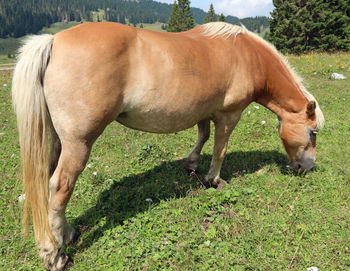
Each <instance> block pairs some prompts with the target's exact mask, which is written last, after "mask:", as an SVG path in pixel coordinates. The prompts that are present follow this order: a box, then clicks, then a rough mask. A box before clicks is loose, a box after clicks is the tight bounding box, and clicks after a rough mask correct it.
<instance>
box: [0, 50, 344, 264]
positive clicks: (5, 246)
mask: <svg viewBox="0 0 350 271" xmlns="http://www.w3.org/2000/svg"><path fill="white" fill-rule="evenodd" d="M289 61H290V62H291V64H292V65H293V66H294V67H295V68H296V70H297V71H299V72H300V73H301V75H302V76H303V77H304V78H305V83H306V85H307V86H308V89H309V90H310V92H312V93H313V94H314V95H315V96H316V97H317V98H318V101H319V103H320V104H321V107H322V110H323V112H324V114H325V118H326V125H325V128H324V130H322V131H321V132H320V133H319V135H318V146H317V148H318V158H317V170H316V171H313V172H311V173H309V174H307V175H306V176H305V177H301V176H295V175H293V174H291V173H289V172H288V171H287V170H286V169H285V165H286V164H287V158H286V155H285V152H284V150H283V147H282V144H281V142H280V139H279V137H278V135H277V120H276V116H275V115H273V114H272V113H270V112H269V111H268V110H266V109H265V108H262V107H261V106H259V108H258V109H257V108H255V107H254V106H256V104H253V105H250V106H249V107H248V108H247V109H246V110H245V111H244V113H243V115H242V119H241V121H240V122H239V124H238V125H237V128H236V129H235V131H234V132H233V134H232V137H231V140H230V144H229V149H228V154H227V156H226V159H225V162H224V165H223V169H222V177H223V178H225V179H226V180H228V181H229V185H228V186H227V187H225V189H224V190H223V191H222V192H216V191H215V190H213V189H207V190H206V189H204V188H203V187H202V186H201V183H200V181H199V180H201V181H202V180H203V179H204V177H205V174H206V172H207V170H208V168H209V164H210V159H211V153H212V147H213V135H212V136H211V139H210V141H209V142H208V143H207V144H206V146H205V147H204V149H203V155H202V157H201V162H200V165H199V171H200V173H199V175H198V178H199V180H198V179H197V178H196V177H195V176H192V177H191V176H188V175H187V174H186V173H185V172H184V171H183V169H182V161H181V159H182V158H183V157H184V156H185V155H186V154H187V152H188V151H189V150H190V149H191V147H192V146H193V144H194V142H195V139H196V129H195V128H193V129H189V130H187V131H184V132H180V133H176V134H170V135H155V134H148V133H143V132H138V131H134V130H129V129H127V128H124V127H122V126H121V125H119V124H117V123H114V124H112V125H110V126H109V127H108V128H107V129H106V131H105V132H104V134H103V135H102V136H101V137H100V138H99V139H98V140H97V142H96V144H95V146H94V148H93V151H92V153H91V157H90V159H89V161H88V164H89V165H90V168H86V169H85V170H84V172H83V173H82V175H81V176H80V178H79V179H78V181H77V183H76V187H75V191H74V193H73V196H72V199H71V201H70V203H69V205H68V208H67V213H66V214H67V219H68V221H69V223H71V224H72V225H73V226H75V227H77V228H79V229H80V230H82V236H81V239H80V241H79V243H78V244H76V245H73V246H70V247H68V248H67V249H66V251H67V252H68V254H69V255H70V256H72V257H73V258H74V266H73V267H72V268H71V270H72V271H73V270H87V269H90V270H306V268H307V267H310V266H317V267H318V268H319V269H320V270H350V239H349V236H350V234H349V233H350V226H349V225H350V211H349V198H350V162H349V161H350V157H349V156H350V148H349V145H348V144H349V138H350V120H349V116H350V106H349V101H350V83H349V80H350V71H349V69H350V54H335V55H327V54H323V55H306V56H300V57H295V56H290V57H289ZM330 65H332V66H330ZM315 72H316V74H314V73H315ZM332 72H341V73H343V74H344V75H346V76H347V78H348V79H347V80H339V81H337V80H332V79H330V74H331V73H332ZM4 85H6V86H4ZM10 87H11V75H10V73H4V72H2V73H0V102H1V107H0V108H1V112H0V133H2V134H1V135H0V172H1V188H0V202H1V204H0V213H1V216H0V221H1V222H0V253H1V258H0V270H38V269H39V270H40V268H42V266H43V265H42V263H41V262H40V260H38V257H37V254H36V252H37V251H36V248H35V245H34V241H33V237H32V235H30V238H29V239H24V238H22V237H21V235H20V208H19V203H18V202H17V197H18V196H19V195H20V194H21V183H20V167H19V163H20V158H19V146H18V143H17V140H18V136H17V131H16V124H15V118H14V114H13V113H12V108H11V102H10ZM248 111H250V114H248ZM262 121H266V124H264V125H262V123H261V122H262ZM94 172H96V173H97V175H96V176H95V175H94V174H93V173H94ZM146 199H151V200H152V202H150V201H146Z"/></svg>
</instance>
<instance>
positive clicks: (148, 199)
mask: <svg viewBox="0 0 350 271" xmlns="http://www.w3.org/2000/svg"><path fill="white" fill-rule="evenodd" d="M145 201H147V202H152V201H153V200H152V199H150V198H147V199H145Z"/></svg>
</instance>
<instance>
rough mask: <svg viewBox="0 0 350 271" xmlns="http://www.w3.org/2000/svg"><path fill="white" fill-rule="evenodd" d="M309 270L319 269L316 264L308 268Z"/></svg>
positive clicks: (316, 270)
mask: <svg viewBox="0 0 350 271" xmlns="http://www.w3.org/2000/svg"><path fill="white" fill-rule="evenodd" d="M307 271H318V268H317V267H316V266H311V267H309V268H308V269H307Z"/></svg>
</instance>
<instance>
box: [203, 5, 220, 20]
mask: <svg viewBox="0 0 350 271" xmlns="http://www.w3.org/2000/svg"><path fill="white" fill-rule="evenodd" d="M216 21H217V19H216V14H215V10H214V6H213V4H210V7H209V11H208V15H207V17H205V18H204V23H205V24H206V23H210V22H216Z"/></svg>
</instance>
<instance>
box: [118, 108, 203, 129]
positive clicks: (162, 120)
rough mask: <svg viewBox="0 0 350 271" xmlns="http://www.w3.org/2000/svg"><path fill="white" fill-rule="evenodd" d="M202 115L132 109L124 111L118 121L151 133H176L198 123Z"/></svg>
mask: <svg viewBox="0 0 350 271" xmlns="http://www.w3.org/2000/svg"><path fill="white" fill-rule="evenodd" d="M203 118H205V117H202V116H201V115H196V114H195V113H193V114H191V112H187V113H180V112H178V113H169V112H164V111H157V112H137V111H131V112H126V113H122V114H120V115H119V116H118V118H117V121H118V122H119V123H121V124H123V125H124V126H126V127H129V128H132V129H136V130H141V131H145V132H151V133H174V132H178V131H182V130H186V129H188V128H191V127H192V126H194V125H195V124H196V123H198V122H199V121H200V120H201V119H203Z"/></svg>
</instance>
